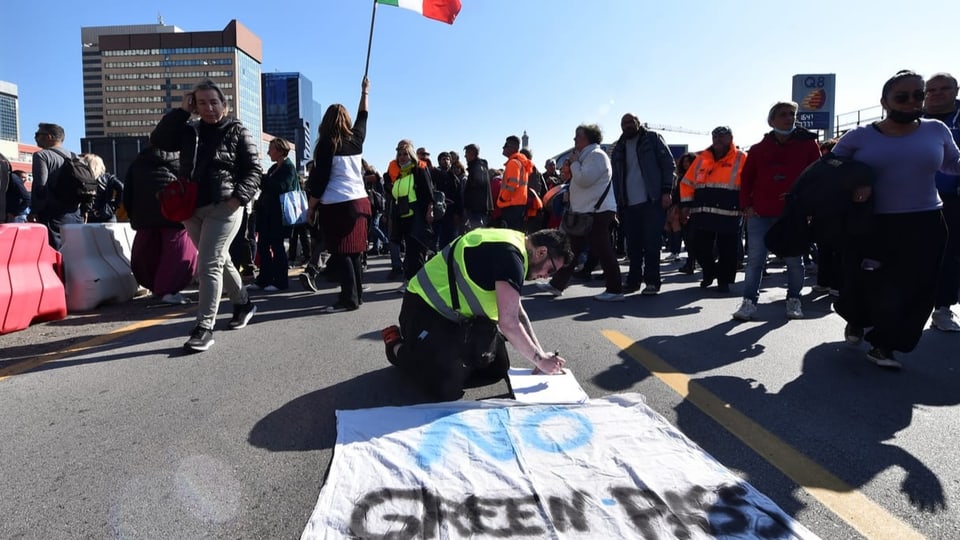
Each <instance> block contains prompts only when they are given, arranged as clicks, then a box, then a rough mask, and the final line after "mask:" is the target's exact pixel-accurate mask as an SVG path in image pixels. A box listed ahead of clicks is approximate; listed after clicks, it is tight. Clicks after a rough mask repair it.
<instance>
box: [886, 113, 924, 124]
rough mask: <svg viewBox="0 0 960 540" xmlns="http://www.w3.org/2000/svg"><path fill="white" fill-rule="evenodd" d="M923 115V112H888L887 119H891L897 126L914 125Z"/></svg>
mask: <svg viewBox="0 0 960 540" xmlns="http://www.w3.org/2000/svg"><path fill="white" fill-rule="evenodd" d="M922 115H923V112H922V111H910V112H903V111H896V110H889V111H887V118H889V119H890V121H891V122H894V123H897V124H912V123H914V122H916V121H917V120H919V119H920V116H922Z"/></svg>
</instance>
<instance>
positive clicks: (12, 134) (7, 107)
mask: <svg viewBox="0 0 960 540" xmlns="http://www.w3.org/2000/svg"><path fill="white" fill-rule="evenodd" d="M18 141H20V109H19V97H18V94H17V85H15V84H13V83H9V82H6V81H0V153H2V154H3V155H5V156H7V159H16V158H17V143H18Z"/></svg>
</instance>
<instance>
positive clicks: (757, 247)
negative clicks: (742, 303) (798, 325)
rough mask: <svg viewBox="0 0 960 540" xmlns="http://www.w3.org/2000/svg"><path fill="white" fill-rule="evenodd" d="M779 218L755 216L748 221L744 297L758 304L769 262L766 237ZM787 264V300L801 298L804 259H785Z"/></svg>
mask: <svg viewBox="0 0 960 540" xmlns="http://www.w3.org/2000/svg"><path fill="white" fill-rule="evenodd" d="M776 219H777V218H772V217H761V216H753V217H751V218H749V219H747V267H746V269H745V270H746V272H745V273H746V275H745V276H744V279H743V297H744V298H748V299H750V300H753V301H754V303H756V301H757V299H758V298H760V279H761V278H762V277H763V266H764V263H766V261H767V244H766V242H764V237H765V236H766V235H767V231H768V230H770V227H771V226H772V225H773V222H774V221H776ZM783 262H785V263H786V264H787V298H800V290H801V289H803V258H802V257H784V259H783Z"/></svg>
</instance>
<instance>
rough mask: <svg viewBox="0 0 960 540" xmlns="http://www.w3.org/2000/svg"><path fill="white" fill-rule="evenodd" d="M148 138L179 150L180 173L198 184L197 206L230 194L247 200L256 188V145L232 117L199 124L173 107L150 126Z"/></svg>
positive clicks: (251, 198)
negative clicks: (156, 122) (215, 122)
mask: <svg viewBox="0 0 960 540" xmlns="http://www.w3.org/2000/svg"><path fill="white" fill-rule="evenodd" d="M150 142H151V143H152V144H153V145H155V146H158V147H160V148H161V149H163V150H166V151H168V152H180V174H181V176H186V177H189V178H192V179H194V180H195V181H196V182H197V183H198V184H200V193H199V195H198V201H197V205H198V206H203V205H204V204H215V203H218V202H220V201H225V200H227V199H229V198H231V197H234V198H236V199H238V200H239V201H240V202H241V203H242V204H247V203H248V202H250V201H251V200H253V198H254V196H255V195H256V193H257V190H258V189H259V188H260V176H261V175H262V172H263V171H262V170H261V168H260V157H259V151H258V145H257V143H256V141H254V140H253V136H252V135H251V133H250V130H248V129H247V128H245V127H244V126H243V124H241V123H240V121H239V120H237V119H236V118H226V117H225V118H223V119H222V120H220V122H218V123H217V124H215V125H210V124H204V125H201V123H200V122H199V121H192V122H191V121H190V113H188V112H187V111H185V110H183V109H173V110H172V111H170V112H168V113H167V114H166V115H164V117H163V118H162V119H161V120H160V123H159V124H157V127H156V128H154V130H153V133H151V134H150ZM205 148H210V151H204V149H205Z"/></svg>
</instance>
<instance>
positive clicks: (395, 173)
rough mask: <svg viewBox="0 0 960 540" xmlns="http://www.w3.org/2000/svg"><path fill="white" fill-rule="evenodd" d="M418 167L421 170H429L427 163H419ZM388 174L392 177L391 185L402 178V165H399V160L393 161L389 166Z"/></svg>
mask: <svg viewBox="0 0 960 540" xmlns="http://www.w3.org/2000/svg"><path fill="white" fill-rule="evenodd" d="M417 166H418V167H420V168H421V169H426V168H427V162H426V161H418V162H417ZM387 174H388V175H390V183H391V184H392V183H394V182H396V181H397V179H398V178H399V177H400V165H397V160H395V159H394V160H391V161H390V164H389V165H387Z"/></svg>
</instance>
